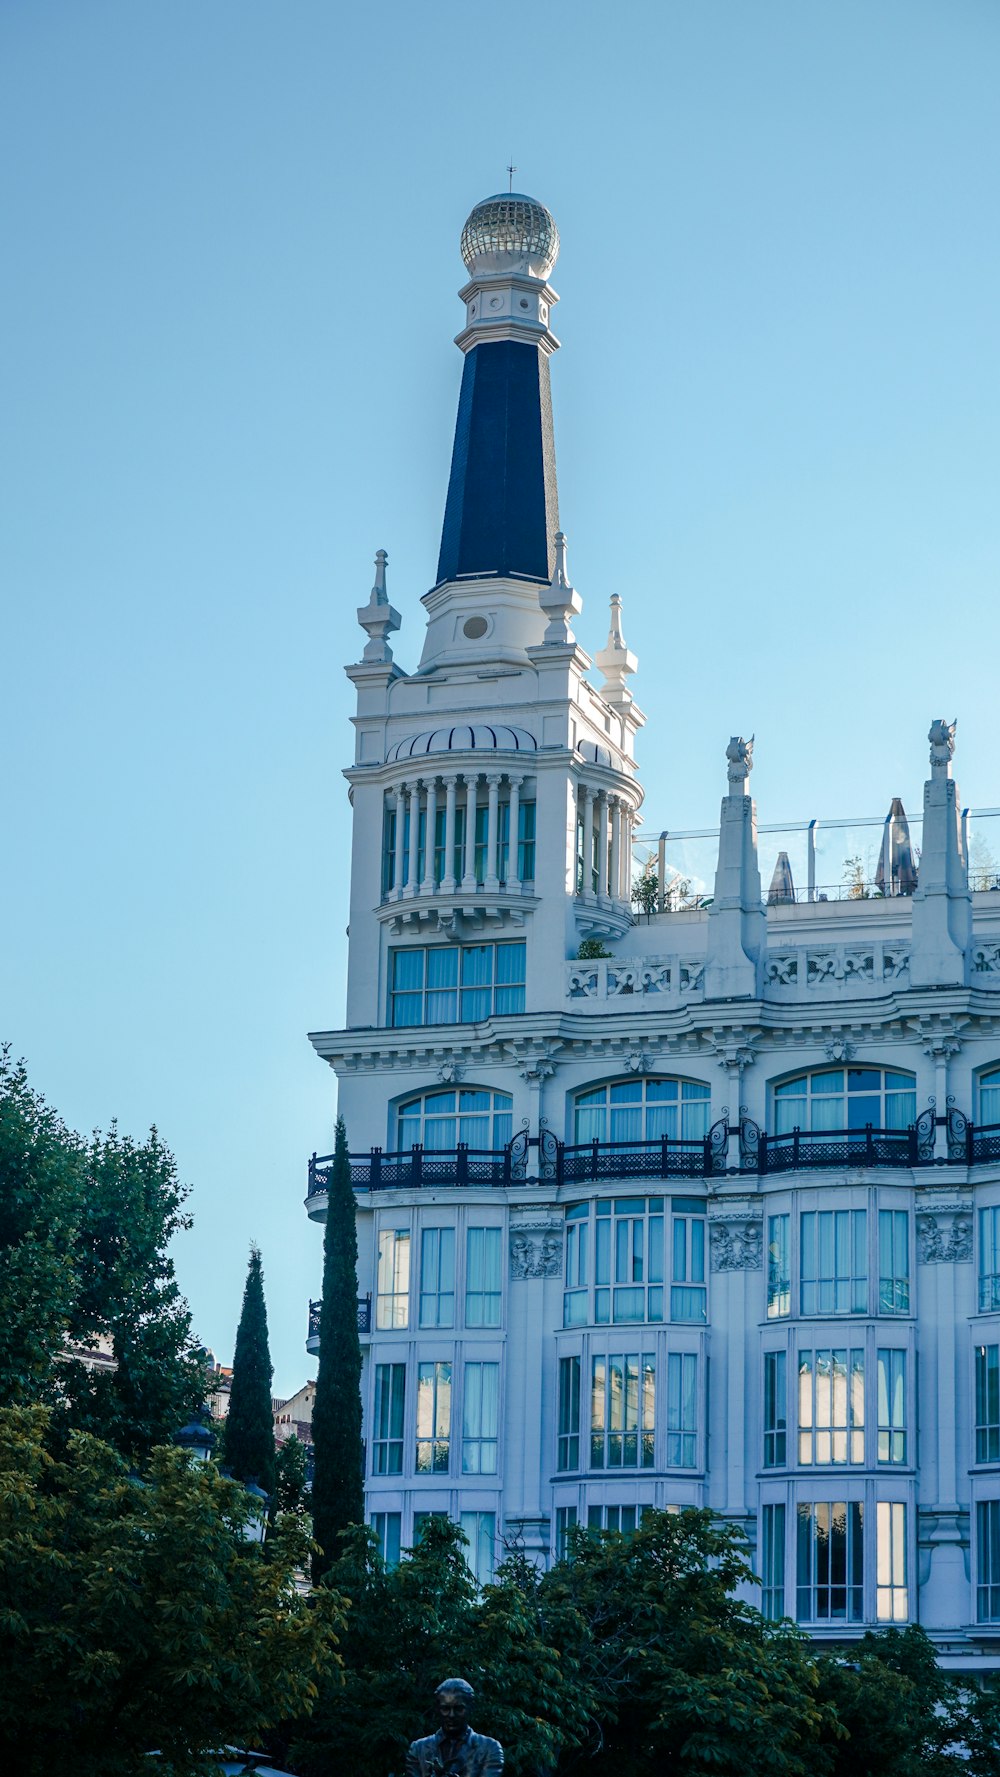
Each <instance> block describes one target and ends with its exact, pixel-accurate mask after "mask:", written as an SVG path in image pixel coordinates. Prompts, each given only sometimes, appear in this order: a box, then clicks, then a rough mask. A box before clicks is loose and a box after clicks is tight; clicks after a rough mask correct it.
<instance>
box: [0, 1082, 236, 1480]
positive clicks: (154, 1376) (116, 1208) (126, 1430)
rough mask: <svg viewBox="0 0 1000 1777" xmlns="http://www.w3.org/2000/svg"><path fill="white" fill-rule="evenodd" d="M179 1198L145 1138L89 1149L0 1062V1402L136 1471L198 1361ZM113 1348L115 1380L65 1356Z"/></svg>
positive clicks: (165, 1154) (185, 1412) (196, 1395)
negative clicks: (28, 1408)
mask: <svg viewBox="0 0 1000 1777" xmlns="http://www.w3.org/2000/svg"><path fill="white" fill-rule="evenodd" d="M186 1195H187V1193H186V1191H185V1189H184V1188H183V1187H182V1186H181V1185H180V1184H179V1183H178V1180H177V1171H176V1167H175V1164H174V1160H173V1156H172V1155H171V1154H170V1152H169V1151H168V1149H167V1148H165V1147H164V1145H163V1143H162V1142H161V1141H160V1139H159V1136H158V1135H157V1133H156V1130H155V1129H154V1130H152V1131H151V1132H150V1135H149V1138H148V1140H147V1141H145V1142H143V1143H141V1144H140V1143H135V1142H133V1141H131V1140H129V1139H128V1138H126V1137H124V1136H121V1135H119V1133H118V1131H117V1129H115V1128H114V1126H112V1128H111V1129H110V1130H109V1131H108V1133H107V1134H106V1135H101V1134H95V1135H94V1136H93V1137H92V1139H91V1140H90V1141H89V1142H85V1141H83V1140H82V1139H81V1137H80V1136H78V1135H76V1134H74V1133H73V1132H72V1131H71V1130H69V1129H67V1128H66V1126H65V1125H64V1124H63V1123H62V1121H61V1120H60V1119H59V1117H58V1116H57V1115H56V1114H55V1112H54V1111H52V1110H51V1109H50V1107H49V1106H48V1105H46V1103H45V1101H44V1100H43V1099H42V1098H41V1097H40V1095H39V1094H38V1093H36V1092H35V1091H33V1089H32V1088H31V1086H30V1084H29V1082H28V1078H27V1075H26V1072H25V1069H24V1066H23V1064H20V1065H17V1066H15V1065H13V1064H12V1063H11V1062H10V1059H9V1056H8V1055H7V1054H6V1053H5V1054H4V1055H3V1056H2V1057H0V1402H23V1403H25V1404H30V1403H32V1402H38V1403H40V1404H46V1405H49V1406H51V1407H52V1408H53V1419H52V1430H53V1433H54V1435H55V1436H56V1437H57V1438H58V1437H62V1438H65V1436H66V1435H67V1434H68V1433H69V1431H71V1430H84V1431H90V1432H92V1433H94V1434H95V1435H99V1436H101V1437H103V1438H106V1439H107V1440H108V1441H109V1442H111V1443H112V1444H114V1445H115V1447H116V1448H118V1449H119V1450H121V1451H122V1452H123V1453H124V1454H126V1455H129V1456H131V1457H133V1458H141V1457H142V1456H143V1455H144V1454H146V1453H147V1452H148V1451H149V1450H150V1449H151V1448H152V1447H153V1445H154V1444H156V1443H160V1442H163V1441H164V1440H166V1439H167V1438H169V1436H170V1434H171V1433H172V1432H173V1431H175V1430H176V1428H177V1427H178V1426H179V1425H181V1424H183V1423H184V1421H185V1420H186V1419H188V1418H190V1416H191V1413H192V1412H193V1411H194V1409H195V1408H196V1406H197V1405H198V1404H199V1403H200V1401H201V1399H202V1397H203V1394H204V1387H205V1381H204V1354H203V1353H202V1352H200V1351H198V1350H197V1349H196V1348H195V1347H194V1345H193V1342H192V1336H191V1319H190V1315H189V1312H188V1309H187V1304H186V1303H185V1302H184V1300H183V1297H182V1296H181V1293H180V1290H179V1288H178V1285H177V1281H176V1277H175V1274H174V1266H173V1261H172V1260H171V1258H170V1257H169V1253H168V1249H169V1244H170V1241H171V1239H172V1237H173V1235H174V1234H175V1233H177V1232H178V1231H180V1230H181V1229H184V1228H187V1227H189V1226H190V1218H189V1217H188V1215H187V1214H186V1212H185V1210H184V1200H185V1197H186ZM102 1335H104V1336H106V1337H107V1338H109V1339H110V1341H111V1347H112V1353H113V1356H114V1360H115V1362H114V1367H113V1369H111V1370H103V1371H101V1370H94V1369H91V1368H88V1366H87V1365H86V1364H85V1363H83V1362H81V1361H80V1359H79V1358H76V1357H73V1356H72V1355H70V1354H69V1353H70V1351H71V1348H72V1347H74V1346H76V1347H84V1348H87V1347H92V1346H93V1345H94V1344H95V1343H96V1341H97V1340H98V1338H99V1337H100V1336H102Z"/></svg>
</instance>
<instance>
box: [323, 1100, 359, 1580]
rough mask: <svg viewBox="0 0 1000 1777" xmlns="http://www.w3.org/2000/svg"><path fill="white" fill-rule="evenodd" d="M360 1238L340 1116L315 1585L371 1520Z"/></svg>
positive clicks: (328, 1255) (326, 1261)
mask: <svg viewBox="0 0 1000 1777" xmlns="http://www.w3.org/2000/svg"><path fill="white" fill-rule="evenodd" d="M357 1299H358V1237H357V1228H356V1223H355V1205H354V1189H353V1187H352V1185H351V1162H350V1156H349V1154H348V1151H347V1131H346V1129H345V1127H344V1119H343V1118H342V1117H338V1118H337V1132H336V1137H335V1140H334V1154H333V1165H332V1167H331V1169H330V1180H329V1185H328V1189H327V1203H326V1229H325V1231H324V1236H323V1300H322V1310H321V1319H320V1328H319V1370H318V1372H317V1375H316V1397H315V1400H314V1402H313V1417H312V1439H313V1460H314V1472H313V1484H312V1513H313V1535H314V1536H315V1538H316V1542H317V1544H318V1550H317V1553H316V1554H315V1555H314V1556H313V1582H314V1584H318V1583H319V1581H320V1579H321V1578H322V1576H323V1574H324V1573H325V1572H326V1570H327V1568H328V1567H329V1566H330V1563H331V1562H332V1561H333V1560H334V1558H335V1556H336V1553H337V1537H338V1536H339V1534H340V1532H341V1531H343V1530H346V1529H347V1528H348V1526H349V1525H351V1524H361V1523H362V1522H363V1520H364V1477H363V1475H362V1443H361V1342H360V1340H359V1338H358V1313H357Z"/></svg>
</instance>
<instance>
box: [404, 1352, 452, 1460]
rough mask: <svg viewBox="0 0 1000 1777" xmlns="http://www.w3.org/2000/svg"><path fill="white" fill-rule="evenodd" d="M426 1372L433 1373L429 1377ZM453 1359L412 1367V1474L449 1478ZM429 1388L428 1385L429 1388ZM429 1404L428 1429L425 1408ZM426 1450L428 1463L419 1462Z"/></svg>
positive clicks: (420, 1361) (421, 1362)
mask: <svg viewBox="0 0 1000 1777" xmlns="http://www.w3.org/2000/svg"><path fill="white" fill-rule="evenodd" d="M426 1372H432V1373H431V1374H430V1375H428V1374H427V1373H426ZM454 1372H455V1365H454V1361H453V1359H452V1358H450V1357H449V1358H433V1357H432V1358H418V1360H417V1363H416V1365H415V1378H414V1380H415V1383H416V1388H415V1395H416V1415H415V1425H414V1438H413V1450H414V1456H413V1472H414V1474H415V1475H450V1473H451V1456H452V1445H453V1442H454V1438H453V1427H454V1414H455V1397H454ZM428 1385H429V1386H428ZM428 1402H429V1424H430V1430H422V1429H421V1427H422V1425H424V1424H426V1423H428V1413H427V1412H426V1411H425V1405H426V1403H428ZM424 1448H426V1453H427V1457H428V1460H427V1461H424V1460H422V1457H423V1451H424Z"/></svg>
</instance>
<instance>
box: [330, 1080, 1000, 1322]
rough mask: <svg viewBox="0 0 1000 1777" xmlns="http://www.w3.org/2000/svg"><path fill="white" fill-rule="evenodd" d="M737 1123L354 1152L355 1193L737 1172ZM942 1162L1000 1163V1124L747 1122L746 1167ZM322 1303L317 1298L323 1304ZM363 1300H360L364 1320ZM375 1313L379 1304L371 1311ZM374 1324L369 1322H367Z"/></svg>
mask: <svg viewBox="0 0 1000 1777" xmlns="http://www.w3.org/2000/svg"><path fill="white" fill-rule="evenodd" d="M939 1125H940V1126H942V1127H944V1128H945V1129H946V1131H947V1134H946V1137H945V1143H944V1146H945V1153H944V1154H942V1153H940V1152H938V1151H937V1145H936V1130H937V1127H938V1126H939ZM729 1136H730V1127H729V1124H728V1123H727V1122H726V1120H725V1118H720V1119H719V1121H718V1122H717V1123H713V1125H712V1127H711V1129H710V1130H709V1132H708V1134H707V1135H706V1136H703V1137H698V1138H695V1139H691V1140H676V1139H674V1138H668V1137H666V1136H663V1137H662V1138H657V1139H656V1140H653V1141H620V1142H614V1141H589V1142H576V1143H567V1142H561V1141H558V1140H557V1139H556V1137H555V1136H554V1135H553V1134H552V1133H551V1131H548V1130H543V1132H542V1134H541V1135H540V1136H529V1135H528V1134H527V1132H526V1131H525V1130H520V1131H519V1132H518V1134H517V1135H515V1136H514V1139H513V1141H511V1142H509V1143H508V1145H507V1147H505V1148H500V1149H496V1150H489V1149H485V1148H469V1147H465V1146H463V1145H462V1144H461V1143H460V1144H459V1146H458V1147H456V1148H446V1149H427V1148H422V1147H419V1146H418V1147H413V1148H410V1149H408V1150H407V1151H406V1152H404V1153H388V1154H386V1153H383V1152H382V1149H381V1148H372V1149H371V1151H370V1153H368V1154H352V1155H351V1156H350V1160H351V1183H352V1185H353V1187H354V1189H355V1190H356V1191H388V1190H393V1189H396V1190H419V1189H432V1188H434V1187H435V1186H456V1185H457V1186H463V1185H499V1186H503V1185H525V1184H541V1185H555V1186H559V1185H573V1184H587V1183H588V1182H590V1181H592V1180H602V1179H609V1180H612V1179H671V1178H713V1177H719V1176H724V1175H725V1174H726V1172H727V1171H728V1170H730V1166H731V1161H730V1150H729ZM332 1163H333V1155H332V1154H322V1155H316V1154H314V1155H313V1157H312V1159H311V1160H310V1162H309V1195H310V1197H312V1196H315V1195H317V1194H323V1193H325V1192H326V1190H327V1189H328V1186H329V1176H330V1168H331V1166H332ZM936 1163H942V1164H945V1163H950V1164H952V1165H965V1166H981V1165H983V1164H984V1163H987V1164H1000V1123H987V1124H983V1125H982V1126H980V1127H977V1126H976V1125H975V1124H973V1123H971V1122H970V1121H969V1119H968V1118H967V1117H966V1116H965V1114H964V1112H962V1111H959V1110H957V1109H956V1108H955V1107H954V1106H949V1108H948V1113H947V1116H944V1117H941V1116H936V1115H935V1113H934V1110H933V1109H928V1110H926V1111H923V1112H921V1115H920V1116H919V1117H918V1118H917V1120H916V1123H914V1124H911V1125H910V1127H909V1128H908V1129H876V1128H875V1127H874V1125H872V1124H866V1125H865V1127H864V1128H863V1129H840V1130H836V1129H834V1130H827V1129H790V1130H788V1131H787V1132H784V1133H782V1134H781V1135H769V1134H768V1133H767V1131H766V1130H763V1129H761V1128H759V1127H758V1125H757V1124H756V1123H755V1122H754V1121H753V1119H752V1118H750V1117H744V1118H743V1119H742V1121H741V1123H740V1127H739V1170H740V1172H744V1173H757V1174H759V1175H764V1174H766V1173H775V1172H812V1171H816V1170H821V1169H826V1170H836V1169H840V1170H844V1169H846V1168H848V1167H865V1168H870V1167H899V1168H903V1167H910V1168H912V1167H924V1166H933V1165H935V1164H936ZM314 1306H316V1307H318V1304H314ZM362 1307H363V1303H361V1302H359V1304H358V1313H359V1323H358V1324H359V1326H361V1321H360V1315H361V1311H362ZM368 1312H369V1314H370V1305H369V1310H368ZM361 1330H362V1331H366V1330H367V1329H366V1328H365V1327H362V1328H361Z"/></svg>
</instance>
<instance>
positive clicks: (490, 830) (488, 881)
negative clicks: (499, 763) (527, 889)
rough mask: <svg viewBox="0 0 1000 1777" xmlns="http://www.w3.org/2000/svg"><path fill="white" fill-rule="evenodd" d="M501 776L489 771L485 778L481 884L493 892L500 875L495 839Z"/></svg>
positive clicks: (497, 826) (497, 827)
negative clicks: (486, 802) (486, 805)
mask: <svg viewBox="0 0 1000 1777" xmlns="http://www.w3.org/2000/svg"><path fill="white" fill-rule="evenodd" d="M501 776H502V773H501V772H499V771H491V772H490V773H489V775H488V776H487V779H486V783H487V787H488V789H489V793H490V800H489V812H488V814H487V817H486V875H485V877H484V882H483V886H484V887H485V888H488V889H490V890H492V891H493V892H494V893H495V892H496V890H497V889H498V888H499V887H500V876H499V873H498V871H497V839H498V837H499V833H500V778H501Z"/></svg>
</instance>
